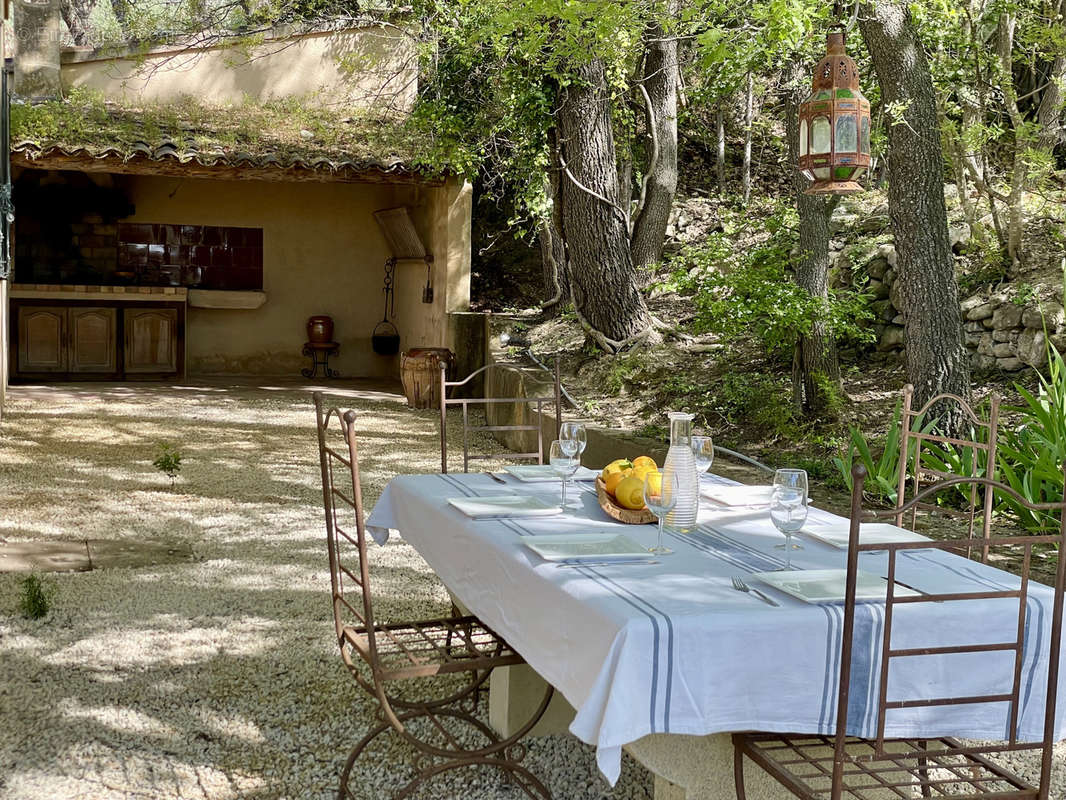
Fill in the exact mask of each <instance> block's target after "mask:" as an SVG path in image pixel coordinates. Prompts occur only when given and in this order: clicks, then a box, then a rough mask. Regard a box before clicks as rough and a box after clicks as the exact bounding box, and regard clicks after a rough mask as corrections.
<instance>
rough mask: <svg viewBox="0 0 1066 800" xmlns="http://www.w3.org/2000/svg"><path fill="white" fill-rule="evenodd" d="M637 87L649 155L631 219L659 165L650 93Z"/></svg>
mask: <svg viewBox="0 0 1066 800" xmlns="http://www.w3.org/2000/svg"><path fill="white" fill-rule="evenodd" d="M637 88H638V89H639V90H640V93H641V95H643V97H644V113H645V114H646V115H647V117H648V120H647V128H648V138H650V139H651V156H649V157H648V163H647V165H646V167H645V170H644V177H643V178H641V179H640V196H639V197H638V198H637V207H636V210H635V211H634V212H633V215H632V217H631V221H632V220H634V219H637V218H638V217H639V216H640V214H641V212H642V211H643V210H644V203H645V202H647V199H648V181H650V180H651V176H652V175H653V174H654V173H655V168H656V167H657V166H658V165H659V134H658V133H657V132H656V130H655V126H656V124H657V120H656V118H655V109H654V108H653V107H652V104H651V95H650V94H648V90H647V89H646V88H645V86H644V84H643V83H638V84H637ZM631 224H632V223H631ZM630 232H631V233H632V227H630Z"/></svg>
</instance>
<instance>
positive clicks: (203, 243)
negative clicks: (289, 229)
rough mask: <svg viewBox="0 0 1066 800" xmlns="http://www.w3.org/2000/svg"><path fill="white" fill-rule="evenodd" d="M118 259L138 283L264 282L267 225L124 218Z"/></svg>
mask: <svg viewBox="0 0 1066 800" xmlns="http://www.w3.org/2000/svg"><path fill="white" fill-rule="evenodd" d="M118 243H119V246H118V264H119V269H120V270H122V271H128V272H133V273H134V274H135V278H134V281H135V282H136V283H164V284H171V285H175V286H177V285H183V286H199V287H202V288H205V289H247V290H261V289H262V288H263V230H262V229H261V228H229V227H220V226H216V225H164V224H146V223H120V224H119V226H118Z"/></svg>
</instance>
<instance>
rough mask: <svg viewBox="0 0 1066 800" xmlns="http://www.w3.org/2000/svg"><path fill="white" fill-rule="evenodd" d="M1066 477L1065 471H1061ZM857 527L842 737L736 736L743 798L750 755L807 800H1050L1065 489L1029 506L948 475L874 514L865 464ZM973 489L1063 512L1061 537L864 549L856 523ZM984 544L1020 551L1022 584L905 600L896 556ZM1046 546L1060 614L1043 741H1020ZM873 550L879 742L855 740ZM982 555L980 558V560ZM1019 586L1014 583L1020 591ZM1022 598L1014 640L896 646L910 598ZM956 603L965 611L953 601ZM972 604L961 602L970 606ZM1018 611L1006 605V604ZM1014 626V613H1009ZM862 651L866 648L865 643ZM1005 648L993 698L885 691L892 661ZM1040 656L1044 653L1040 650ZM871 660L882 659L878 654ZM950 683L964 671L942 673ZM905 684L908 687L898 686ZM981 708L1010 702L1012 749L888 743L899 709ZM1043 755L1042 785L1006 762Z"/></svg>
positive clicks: (984, 481)
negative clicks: (856, 683)
mask: <svg viewBox="0 0 1066 800" xmlns="http://www.w3.org/2000/svg"><path fill="white" fill-rule="evenodd" d="M1063 475H1064V477H1066V467H1064V469H1063ZM852 478H853V482H852V493H851V524H850V536H849V542H848V555H847V579H846V583H845V587H846V588H845V601H844V620H843V626H842V631H841V634H842V644H841V653H840V660H839V667H840V672H839V681H838V685H837V691H838V696H837V709H836V720H835V723H834V724H835V726H836V730H835V731H834V732H833V733H831V734H828V735H821V734H778V733H758V732H753V733H737V734H734V735H733V744H734V776H735V781H736V791H737V797H738V800H744V798H745V796H746V795H745V789H744V758H745V756H746V757H748V758H750V759H751V760H752V761H753V762H755V763H756V764H757V765H758V766H760V767H761V768H762V769H764V770H766V772H767V773H768V774H769V775H770V776H771V777H772V778H774V779H775V780H776V781H777V782H778V783H780V784H781V785H783V786H784V787H785V788H787V789H788V790H789V791H790V792H791V793H792V794H794V795H795V796H796V797H798V798H801V800H842V798H845V797H846V798H848V800H871V798H872V797H876V798H886V797H887V798H899V800H910V798H915V797H918V796H919V793H920V796H921V797H923V798H929V797H934V796H936V797H943V798H945V799H947V798H950V799H951V800H1023V799H1024V800H1049V793H1050V789H1051V767H1052V748H1053V745H1054V737H1055V713H1056V708H1057V700H1058V688H1059V662H1060V658H1061V647H1062V621H1063V619H1062V618H1063V594H1064V587H1066V559H1064V556H1066V490H1064V493H1063V498H1062V500H1061V501H1060V502H1056V503H1031V502H1029V501H1027V500H1026V499H1025V498H1022V497H1020V496H1019V495H1018V494H1017V493H1016V492H1014V491H1013V490H1012V489H1011V488H1010V487H1008V486H1006V485H1004V484H1002V483H998V482H996V481H994V480H992V479H990V478H984V477H958V478H948V479H946V480H944V481H940V482H937V483H934V484H933V485H931V486H927V487H926V488H925V489H923V490H921V491H920V492H918V494H917V495H916V496H915V497H913V498H911V499H910V500H909V501H908V502H907V503H904V504H903V505H902V506H901V507H900V508H898V509H889V510H886V511H868V512H864V511H863V509H862V496H863V494H862V493H863V482H864V480H865V478H866V468H865V467H864V466H863V465H861V464H858V465H856V466H855V467H854V468H853V469H852ZM970 485H975V486H978V487H980V488H983V489H991V490H992V491H993V492H1002V493H1004V494H1009V495H1011V496H1013V497H1014V498H1015V499H1016V500H1017V501H1018V502H1019V503H1020V504H1022V505H1024V506H1025V507H1027V508H1029V509H1030V510H1034V511H1035V510H1039V511H1055V512H1058V514H1059V516H1060V523H1059V529H1058V532H1057V533H1054V534H1040V535H1032V536H997V537H992V538H987V539H986V538H984V537H981V538H977V537H974V535H973V533H972V532H970V533H968V534H967V536H966V538H964V539H959V538H955V539H947V540H929V541H909V542H893V543H884V542H878V543H874V542H871V543H868V544H862V543H861V540H860V538H859V525H860V522H865V521H869V520H874V519H887V518H891V517H893V516H894V515H895V514H896V513H897V512H900V511H902V512H907V511H910V510H911V509H913V508H914V507H915V506H917V504H918V503H921V502H923V501H925V500H927V499H928V498H930V497H931V496H932V495H934V494H936V493H938V492H941V491H945V490H948V489H951V490H957V489H958V487H967V486H970ZM983 543H987V544H988V545H989V546H991V547H995V548H999V547H1005V548H1013V549H1016V550H1020V552H1021V570H1020V572H1021V574H1020V576H1019V581H1018V584H1017V588H1006V589H1002V588H999V587H997V586H991V587H989V588H987V589H986V587H984V586H981V587H979V588H978V590H977V591H967V592H930V593H922V592H910V593H906V594H903V593H899V594H898V593H897V589H896V587H897V583H896V578H897V569H896V568H897V561H898V556H899V554H900V553H905V552H907V551H912V550H926V551H928V550H934V549H935V550H945V551H952V552H954V553H956V554H957V553H960V552H963V551H965V550H967V549H968V548H970V549H971V550H972V548H974V547H977V546H979V545H981V544H983ZM1035 547H1041V548H1049V549H1050V550H1052V551H1054V553H1055V554H1056V555H1057V561H1056V562H1055V581H1054V591H1053V610H1052V614H1051V622H1050V628H1049V629H1050V636H1049V639H1048V647H1047V659H1046V660H1047V665H1048V671H1047V683H1046V687H1045V706H1044V715H1043V729H1042V736H1041V738H1040V739H1039V741H1032V742H1031V741H1021V735H1020V733H1019V723H1020V713H1021V699H1022V697H1023V690H1022V672H1023V663H1022V662H1023V660H1024V657H1025V653H1024V650H1025V638H1026V635H1027V625H1028V611H1027V601H1028V599H1029V598H1030V597H1031V596H1032V595H1031V592H1030V585H1029V584H1030V567H1031V566H1032V559H1033V549H1034V548H1035ZM873 551H879V552H887V563H888V572H887V577H886V582H887V595H886V598H885V606H884V618H883V622H882V626H883V630H882V632H881V633H880V641H879V642H877V641H875V642H872V643H871V645H872V646H875V647H876V648H877V649H878V650H879V651H880V662H879V663H880V670H879V672H877V673H875V675H874V681H875V682H876V684H877V685H876V688H875V689H874V690H873V691H874V692H875V693H876V694H877V716H876V719H875V725H876V732H875V735H874V736H873V737H871V738H858V737H852V736H848V733H847V731H848V714H849V708H850V703H849V699H850V692H851V674H852V653H853V651H854V649H855V618H856V613H855V610H856V595H857V584H858V573H859V569H858V567H859V555H860V554H861V553H868V552H873ZM974 557H975V558H976V554H975V555H974ZM1012 585H1013V584H1012ZM993 599H1002V600H1007V601H1009V600H1014V601H1015V602H1016V603H1017V611H1016V612H1015V613H1016V620H1017V622H1016V624H1015V625H1010V629H1011V630H1012V631H1013V634H1008V635H1007V636H1004V637H1003V638H1005V639H1007V641H999V642H989V641H988V640H987V639H984V640H983V641H981V642H964V643H955V644H951V645H948V646H922V647H914V646H907V647H900V646H898V645H897V644H894V643H893V630H892V627H893V615H894V612H895V611H896V609H897V607H898V606H902V605H910V604H914V603H952V604H958V603H963V602H976V601H984V600H993ZM952 607H954V608H958V607H959V606H957V605H953V606H952ZM964 608H965V607H964ZM1010 608H1011V607H1010V606H1009V605H1008V609H1010ZM1009 619H1010V620H1011V621H1012V622H1013V621H1014V619H1015V616H1010V617H1009ZM864 646H865V643H864ZM981 653H1001V654H1004V653H1005V654H1013V665H1012V669H1011V670H1010V671H1009V674H1004V675H1003V686H1002V689H1000V687H997V686H995V685H994V683H993V687H992V691H993V692H994V693H992V694H986V695H981V696H972V695H963V694H961V693H955V694H953V693H952V690H953V689H955V687H954V686H952V685H950V683H949V685H948V686H947V687H946V688H945V691H944V692H943V694H942V696H939V697H928V696H921V697H912V696H907V695H906V694H903V691H904V690H902V689H894V692H893V694H892V695H891V699H890V695H889V691H888V687H889V685H890V682H889V678H890V675H891V674H893V670H892V665H893V663H895V664H897V665H898V664H899V663H900V661H901V660H906V659H912V658H915V657H922V656H952V655H955V654H981ZM1041 655H1043V653H1041ZM874 663H878V662H877V661H876V658H875V659H874ZM944 674H945V675H946V679H947V680H948V681H949V682H950V681H951V679H952V678H953V677H955V676H961V675H963V674H964V672H963V671H961V670H955V671H950V670H949V671H946V672H945V673H944ZM899 685H900V686H904V685H905V683H904V682H902V681H900V682H899ZM985 703H1006V704H1007V709H1008V716H1007V719H1008V725H1009V734H1008V737H1007V739H1008V740H1007V741H1006V742H998V743H996V742H993V743H978V742H974V743H968V742H962V741H960V740H958V739H955V738H952V737H944V736H939V737H935V738H934V737H928V738H927V737H921V736H919V737H912V738H908V739H898V738H888V737H887V736H886V729H887V727H888V726H887V721H886V720H887V718H888V715H889V714H890V713H892V712H894V711H898V710H900V709H914V708H944V707H947V706H967V705H977V704H985ZM1026 750H1027V751H1030V752H1033V751H1039V754H1040V770H1039V780H1038V781H1036V782H1033V781H1029V780H1025V779H1023V778H1021V777H1019V776H1018V775H1017V774H1015V773H1014V772H1013V771H1012V770H1013V768H1011V767H1008V766H1006V765H1004V763H1003V760H1004V758H1003V757H1004V756H1006V757H1007V758H1010V757H1011V756H1013V755H1016V754H1017V753H1018V752H1019V751H1026Z"/></svg>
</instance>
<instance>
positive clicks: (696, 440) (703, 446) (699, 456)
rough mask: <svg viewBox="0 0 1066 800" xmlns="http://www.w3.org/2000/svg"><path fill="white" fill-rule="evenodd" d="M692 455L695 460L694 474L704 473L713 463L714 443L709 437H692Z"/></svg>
mask: <svg viewBox="0 0 1066 800" xmlns="http://www.w3.org/2000/svg"><path fill="white" fill-rule="evenodd" d="M692 455H693V456H695V458H696V474H697V475H699V474H701V473H704V472H706V471H707V470H709V469H710V468H711V464H713V463H714V442H713V441H712V440H711V437H710V436H693V437H692Z"/></svg>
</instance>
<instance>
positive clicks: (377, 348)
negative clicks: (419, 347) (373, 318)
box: [370, 318, 400, 356]
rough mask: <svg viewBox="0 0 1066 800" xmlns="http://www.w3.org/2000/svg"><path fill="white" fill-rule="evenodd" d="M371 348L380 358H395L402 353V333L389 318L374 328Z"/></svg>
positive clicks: (371, 335) (371, 336)
mask: <svg viewBox="0 0 1066 800" xmlns="http://www.w3.org/2000/svg"><path fill="white" fill-rule="evenodd" d="M370 346H371V347H373V348H374V352H375V353H377V354H378V355H379V356H394V355H396V354H397V353H399V352H400V332H399V331H397V330H396V326H395V325H393V324H392V323H391V322H389V320H388V318H386V319H383V320H381V322H379V323H378V324H377V325H375V326H374V332H373V333H372V334H370Z"/></svg>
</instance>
